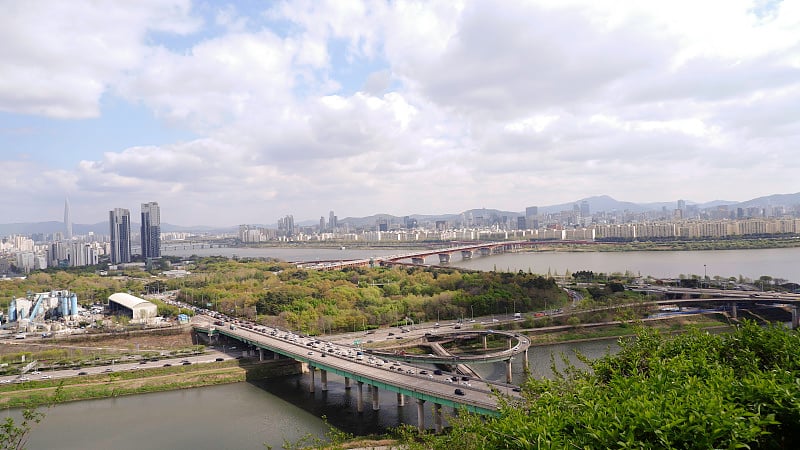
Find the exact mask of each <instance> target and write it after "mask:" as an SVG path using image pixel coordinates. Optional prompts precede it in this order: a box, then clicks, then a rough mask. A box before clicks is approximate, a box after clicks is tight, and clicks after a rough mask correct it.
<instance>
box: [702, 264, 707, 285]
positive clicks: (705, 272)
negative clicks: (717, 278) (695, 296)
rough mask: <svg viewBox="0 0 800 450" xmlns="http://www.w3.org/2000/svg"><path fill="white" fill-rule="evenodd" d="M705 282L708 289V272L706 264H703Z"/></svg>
mask: <svg viewBox="0 0 800 450" xmlns="http://www.w3.org/2000/svg"><path fill="white" fill-rule="evenodd" d="M703 281H705V283H706V287H708V271H707V270H706V265H705V264H703Z"/></svg>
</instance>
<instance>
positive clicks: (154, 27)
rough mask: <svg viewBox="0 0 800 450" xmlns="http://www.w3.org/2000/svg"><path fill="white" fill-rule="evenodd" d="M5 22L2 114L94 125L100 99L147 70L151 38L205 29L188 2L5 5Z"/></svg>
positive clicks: (0, 53)
mask: <svg viewBox="0 0 800 450" xmlns="http://www.w3.org/2000/svg"><path fill="white" fill-rule="evenodd" d="M3 5H4V8H3V14H2V15H0V41H2V42H3V45H2V46H0V61H2V70H0V110H3V111H7V112H12V113H22V114H35V115H42V116H48V117H57V118H72V119H74V118H86V117H96V116H97V115H98V113H99V101H100V97H101V96H102V94H103V93H104V92H105V90H106V89H107V88H108V86H109V85H110V84H111V83H113V82H114V81H115V80H116V79H117V78H118V77H119V76H120V75H121V74H122V73H123V72H124V71H126V70H130V69H134V68H136V67H138V66H139V65H140V64H142V62H143V56H144V54H145V51H146V47H145V44H144V40H145V38H146V36H147V33H148V32H151V31H154V32H168V33H189V32H192V31H193V30H194V29H196V27H197V26H198V25H199V22H198V21H197V20H196V19H194V18H192V17H191V16H190V15H189V14H188V13H189V1H188V0H172V1H158V0H151V1H137V2H130V3H126V4H125V5H120V4H119V3H118V2H113V1H69V2H61V1H38V0H32V1H18V0H12V1H8V2H4V4H3Z"/></svg>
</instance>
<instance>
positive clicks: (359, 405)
mask: <svg viewBox="0 0 800 450" xmlns="http://www.w3.org/2000/svg"><path fill="white" fill-rule="evenodd" d="M356 411H358V412H360V413H361V412H364V382H363V381H359V382H358V396H356Z"/></svg>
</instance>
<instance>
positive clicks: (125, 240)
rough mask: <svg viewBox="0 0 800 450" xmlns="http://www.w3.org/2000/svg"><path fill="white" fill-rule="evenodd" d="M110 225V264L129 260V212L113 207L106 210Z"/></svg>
mask: <svg viewBox="0 0 800 450" xmlns="http://www.w3.org/2000/svg"><path fill="white" fill-rule="evenodd" d="M108 223H109V225H110V226H111V264H120V263H127V262H131V212H130V211H128V210H127V209H125V208H114V209H113V210H111V211H109V212H108Z"/></svg>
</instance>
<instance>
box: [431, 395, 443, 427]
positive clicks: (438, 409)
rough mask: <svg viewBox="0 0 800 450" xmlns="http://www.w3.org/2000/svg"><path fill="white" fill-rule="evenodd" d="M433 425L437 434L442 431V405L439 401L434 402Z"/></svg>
mask: <svg viewBox="0 0 800 450" xmlns="http://www.w3.org/2000/svg"><path fill="white" fill-rule="evenodd" d="M433 426H434V430H435V431H436V434H441V432H442V429H443V427H442V405H440V404H438V403H434V404H433Z"/></svg>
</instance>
